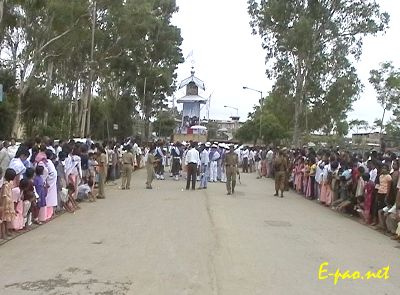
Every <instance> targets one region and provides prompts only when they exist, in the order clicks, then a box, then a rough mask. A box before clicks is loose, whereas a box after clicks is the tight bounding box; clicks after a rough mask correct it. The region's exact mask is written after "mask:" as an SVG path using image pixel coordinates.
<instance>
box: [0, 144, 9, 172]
mask: <svg viewBox="0 0 400 295" xmlns="http://www.w3.org/2000/svg"><path fill="white" fill-rule="evenodd" d="M7 148H8V142H7V141H4V142H3V146H2V147H1V149H0V167H1V168H2V169H3V173H4V172H6V170H7V168H8V165H10V161H11V158H10V155H9V154H8V151H7Z"/></svg>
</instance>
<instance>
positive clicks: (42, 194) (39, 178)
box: [33, 165, 47, 224]
mask: <svg viewBox="0 0 400 295" xmlns="http://www.w3.org/2000/svg"><path fill="white" fill-rule="evenodd" d="M35 172H36V176H35V178H34V179H33V185H34V186H35V190H36V193H37V194H38V196H39V200H38V203H37V206H38V207H39V216H38V218H39V222H38V223H39V224H41V223H42V222H45V221H46V217H47V207H46V196H47V188H46V184H45V183H44V180H43V172H44V167H43V166H40V165H37V166H36V171H35Z"/></svg>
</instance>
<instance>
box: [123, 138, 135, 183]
mask: <svg viewBox="0 0 400 295" xmlns="http://www.w3.org/2000/svg"><path fill="white" fill-rule="evenodd" d="M125 149H126V152H125V153H123V154H122V171H121V174H122V185H121V188H122V189H130V186H131V177H132V171H133V167H135V156H134V155H133V153H132V147H131V146H130V145H128V146H127V147H125Z"/></svg>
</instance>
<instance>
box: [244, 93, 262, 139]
mask: <svg viewBox="0 0 400 295" xmlns="http://www.w3.org/2000/svg"><path fill="white" fill-rule="evenodd" d="M243 89H245V90H251V91H255V92H258V93H260V96H261V100H260V128H259V134H258V137H259V138H260V140H261V123H262V120H261V114H262V108H263V104H264V98H263V93H262V91H261V90H257V89H254V88H250V87H246V86H243Z"/></svg>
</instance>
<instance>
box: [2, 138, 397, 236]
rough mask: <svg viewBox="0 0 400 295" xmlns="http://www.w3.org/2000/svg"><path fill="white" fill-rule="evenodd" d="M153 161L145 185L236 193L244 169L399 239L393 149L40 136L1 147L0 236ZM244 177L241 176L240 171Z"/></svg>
mask: <svg viewBox="0 0 400 295" xmlns="http://www.w3.org/2000/svg"><path fill="white" fill-rule="evenodd" d="M142 166H146V171H147V179H146V188H147V189H152V182H153V180H154V179H157V180H160V181H162V180H165V178H166V177H165V174H166V173H168V172H166V167H169V176H170V177H171V178H172V179H174V180H175V181H178V180H179V179H180V178H184V179H186V189H187V190H189V189H192V190H194V189H196V184H197V183H198V186H197V189H207V187H208V185H209V183H216V182H220V183H225V184H226V189H227V194H228V195H231V194H234V192H235V186H236V177H237V175H238V174H239V167H241V172H242V173H253V172H255V173H256V177H257V178H258V179H262V178H275V196H278V197H279V196H280V197H283V196H284V192H285V191H288V190H289V189H293V190H294V191H296V192H298V193H299V194H301V195H303V196H304V197H305V198H307V199H309V200H316V201H318V202H319V203H320V204H322V205H324V206H327V207H330V208H331V209H332V210H336V211H338V212H342V213H346V214H351V215H353V216H359V218H360V219H361V221H362V222H363V223H365V224H367V225H370V226H373V227H374V228H376V229H381V230H383V231H385V232H386V233H388V234H389V235H392V238H393V239H397V240H400V178H399V169H400V167H399V159H398V157H397V155H396V154H394V153H381V152H377V151H372V152H370V153H365V154H359V153H358V154H357V153H353V154H352V153H349V152H345V151H341V150H340V149H338V148H337V149H335V150H334V149H325V150H319V151H315V150H314V149H312V148H310V149H308V148H303V149H296V150H287V149H286V148H283V149H275V148H269V147H248V146H243V145H233V144H226V143H218V142H213V143H211V142H206V143H195V142H182V143H180V142H176V143H171V144H170V143H165V142H163V141H157V142H155V143H151V144H149V145H148V146H147V147H143V148H141V147H140V146H139V145H138V144H137V143H136V142H135V141H134V140H131V138H128V139H126V140H125V141H122V142H115V141H109V142H104V143H94V142H92V141H91V140H90V139H89V140H87V141H85V142H75V141H73V140H71V141H68V142H63V141H59V142H57V143H54V142H53V141H52V140H50V139H49V138H47V137H45V138H43V139H36V140H34V141H28V142H26V143H23V144H20V145H18V144H17V143H16V141H15V140H14V139H11V140H10V141H9V142H8V141H4V142H3V143H2V144H1V145H0V187H1V196H0V224H1V231H0V238H1V239H7V238H8V237H9V236H10V235H12V232H10V230H11V231H19V230H21V229H26V228H29V227H30V226H31V225H32V223H37V224H41V223H44V222H47V221H49V220H50V219H52V218H53V217H54V215H55V213H56V212H60V211H64V210H65V211H67V212H70V213H73V212H75V210H78V209H80V206H79V203H80V202H82V201H89V202H94V201H96V200H97V199H102V198H105V197H106V195H105V190H104V187H105V184H106V183H109V184H112V185H115V184H116V182H115V181H116V179H118V178H120V177H121V187H120V188H121V189H122V190H128V189H130V188H131V186H130V184H131V175H132V172H133V171H134V170H135V169H138V168H140V167H142ZM239 177H240V176H239Z"/></svg>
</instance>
